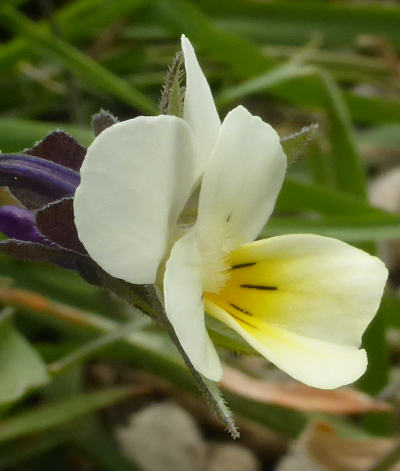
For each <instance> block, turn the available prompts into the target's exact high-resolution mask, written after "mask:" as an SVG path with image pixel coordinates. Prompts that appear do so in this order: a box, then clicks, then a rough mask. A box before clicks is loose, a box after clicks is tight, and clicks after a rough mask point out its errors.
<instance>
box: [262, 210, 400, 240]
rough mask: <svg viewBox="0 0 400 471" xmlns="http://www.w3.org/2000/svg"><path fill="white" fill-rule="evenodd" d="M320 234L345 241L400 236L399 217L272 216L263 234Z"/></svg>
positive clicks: (267, 235) (398, 237)
mask: <svg viewBox="0 0 400 471" xmlns="http://www.w3.org/2000/svg"><path fill="white" fill-rule="evenodd" d="M308 233H310V234H318V235H323V236H327V237H334V238H337V239H341V240H345V241H346V242H370V241H378V240H388V239H400V219H399V220H398V221H391V222H390V221H385V220H382V221H381V220H380V219H379V218H377V217H376V216H370V215H367V216H358V215H355V216H353V215H349V216H327V217H324V218H318V219H316V218H314V219H311V218H304V217H303V218H301V217H296V216H293V217H290V216H289V217H272V218H271V220H270V221H269V222H268V224H267V225H266V226H265V228H264V230H263V231H262V232H261V234H260V238H264V237H271V236H275V235H282V234H308Z"/></svg>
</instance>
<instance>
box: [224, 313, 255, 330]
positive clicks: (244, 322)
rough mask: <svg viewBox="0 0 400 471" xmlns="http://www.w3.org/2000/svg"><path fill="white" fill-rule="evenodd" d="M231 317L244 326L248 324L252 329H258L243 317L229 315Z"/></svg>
mask: <svg viewBox="0 0 400 471" xmlns="http://www.w3.org/2000/svg"><path fill="white" fill-rule="evenodd" d="M229 315H230V316H232V317H234V318H235V319H236V320H238V321H239V322H241V323H242V324H246V325H248V326H249V327H252V328H253V329H257V327H256V326H255V325H253V324H250V322H247V321H245V320H243V319H242V318H241V317H239V316H235V314H232V313H229Z"/></svg>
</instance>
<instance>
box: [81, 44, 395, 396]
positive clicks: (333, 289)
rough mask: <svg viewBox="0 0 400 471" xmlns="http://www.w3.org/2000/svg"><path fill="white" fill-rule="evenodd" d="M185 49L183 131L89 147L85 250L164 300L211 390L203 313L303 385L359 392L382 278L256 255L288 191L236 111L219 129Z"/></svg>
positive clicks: (214, 371)
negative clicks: (352, 387) (366, 335)
mask: <svg viewBox="0 0 400 471" xmlns="http://www.w3.org/2000/svg"><path fill="white" fill-rule="evenodd" d="M182 49H183V53H184V58H185V68H186V95H185V103H184V118H183V119H181V118H177V117H174V116H166V115H161V116H156V117H143V116H140V117H138V118H135V119H132V120H128V121H125V122H121V123H118V124H115V125H113V126H111V127H110V128H108V129H106V130H105V131H103V132H102V133H101V134H100V135H99V136H98V137H97V138H96V139H95V140H94V142H93V143H92V144H91V146H90V147H89V149H88V152H87V155H86V158H85V161H84V164H83V166H82V170H81V178H82V181H81V184H80V186H79V188H78V190H77V192H76V196H75V203H74V205H75V220H76V226H77V228H78V233H79V238H80V239H81V241H82V242H83V244H84V245H85V247H86V249H87V250H88V252H89V254H90V256H91V257H92V258H93V259H94V260H95V261H96V262H97V263H98V264H99V265H100V266H101V267H102V268H103V269H104V270H105V271H107V272H108V273H110V274H111V275H112V276H114V277H117V278H122V279H123V280H126V281H128V282H131V283H135V284H140V283H155V282H157V283H158V284H159V285H160V286H161V287H162V289H163V293H164V300H165V308H166V313H167V316H168V318H169V319H170V321H171V323H172V325H173V327H174V329H175V332H176V334H177V336H178V338H179V341H180V343H181V345H182V347H183V349H184V350H185V352H186V354H187V355H188V357H189V358H190V360H191V362H192V363H193V365H194V367H195V368H196V369H197V370H198V371H199V372H200V373H201V374H203V375H204V376H206V377H207V378H209V379H211V380H214V381H218V380H220V378H221V376H222V368H221V364H220V361H219V358H218V355H217V353H216V350H215V348H214V346H213V344H212V342H211V341H210V338H209V336H208V333H207V330H206V327H205V319H204V311H206V312H207V313H208V314H209V315H211V316H214V317H215V318H216V319H218V320H220V321H221V322H223V323H225V324H226V325H228V326H229V327H231V328H232V329H234V330H235V331H236V332H238V333H239V334H240V335H241V336H242V337H243V338H244V339H245V340H246V341H247V342H248V343H249V344H250V345H251V346H252V347H254V348H255V349H256V350H257V351H259V352H260V353H261V354H262V355H263V356H265V357H266V358H267V359H268V360H270V361H271V362H273V363H275V365H277V366H278V367H279V368H281V369H282V370H284V371H286V372H287V373H288V374H290V375H291V376H293V377H294V378H296V379H298V380H300V381H302V382H304V383H306V384H309V385H311V386H315V387H320V388H334V387H338V386H341V385H343V384H347V383H350V382H352V381H355V380H356V379H357V378H359V377H360V376H361V375H362V374H363V372H364V371H365V368H366V365H367V358H366V354H365V351H364V350H360V349H359V347H360V343H361V336H362V334H363V332H364V331H365V329H366V327H367V325H368V324H369V322H370V321H371V319H372V318H373V316H374V314H375V312H376V310H377V308H378V306H379V302H380V299H381V296H382V291H383V288H384V285H385V281H386V277H387V270H386V268H385V266H384V265H383V263H382V262H381V261H380V260H379V259H377V258H375V257H372V256H370V255H368V254H367V253H365V252H363V251H361V250H358V249H356V248H353V247H351V246H349V245H347V244H345V243H343V242H340V241H338V240H335V239H331V238H327V237H319V236H316V235H287V236H279V237H272V238H270V239H266V240H260V241H257V242H252V241H253V240H254V239H255V238H256V237H257V235H258V234H259V232H260V231H261V229H262V227H263V226H264V224H265V222H266V220H267V219H268V217H269V216H270V214H271V212H272V210H273V207H274V204H275V200H276V198H277V195H278V192H279V190H280V187H281V185H282V181H283V178H284V174H285V170H286V157H285V155H284V152H283V150H282V148H281V145H280V142H279V137H278V135H277V133H276V132H275V131H274V130H273V129H272V128H271V126H269V125H268V124H266V123H264V122H263V121H262V120H261V119H260V118H259V117H255V116H253V115H251V114H250V113H249V112H248V111H247V110H246V109H245V108H243V107H242V106H239V107H237V108H235V109H234V110H233V111H231V112H230V113H228V115H227V116H226V118H225V120H224V122H223V123H222V124H221V123H220V120H219V118H218V114H217V111H216V108H215V105H214V101H213V99H212V96H211V92H210V89H209V86H208V83H207V81H206V78H205V77H204V75H203V73H202V71H201V69H200V66H199V64H198V62H197V59H196V55H195V53H194V50H193V48H192V45H191V44H190V42H189V41H188V39H186V38H185V37H182ZM199 182H200V183H201V187H200V193H199V195H198V199H199V200H198V212H197V220H196V221H195V223H194V224H192V225H188V224H185V222H187V221H185V220H184V219H185V218H183V217H182V211H183V209H184V207H185V205H186V204H187V202H188V200H189V198H190V197H191V195H193V193H195V190H196V188H198V184H199ZM193 200H195V197H194V196H192V202H193ZM186 212H187V211H185V213H184V214H186Z"/></svg>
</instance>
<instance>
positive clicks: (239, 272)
mask: <svg viewBox="0 0 400 471" xmlns="http://www.w3.org/2000/svg"><path fill="white" fill-rule="evenodd" d="M230 264H231V266H232V267H236V268H235V269H233V270H231V272H232V276H231V278H230V279H229V281H228V283H227V285H226V286H225V287H224V289H223V290H222V291H221V292H220V293H218V294H210V295H209V294H207V295H206V300H207V301H206V309H207V311H209V312H210V313H211V314H213V315H215V316H216V317H218V318H219V319H220V320H222V321H223V322H226V323H227V324H228V325H230V326H231V327H232V328H234V329H235V330H237V331H238V332H239V333H240V334H241V335H243V337H244V338H245V339H246V340H247V341H248V342H249V343H250V345H252V346H253V347H254V348H256V349H257V350H258V351H259V352H260V353H261V354H263V355H264V356H265V357H266V358H268V359H269V360H271V361H272V362H273V363H275V364H276V365H277V366H278V367H280V368H281V369H283V370H284V371H286V372H287V373H289V374H290V375H292V376H293V377H295V378H296V379H298V380H300V381H303V382H304V383H306V384H309V385H311V386H315V387H320V388H334V387H338V386H341V385H344V384H347V383H349V382H352V381H355V380H356V379H357V378H358V377H359V376H361V374H362V373H363V372H364V370H365V368H366V364H367V361H366V355H365V352H364V351H363V350H359V347H360V345H361V338H362V335H363V333H364V331H365V329H366V328H367V326H368V324H369V322H370V321H371V320H372V318H373V317H374V315H375V313H376V311H377V309H378V307H379V303H380V300H381V297H382V293H383V289H384V286H385V282H386V278H387V269H386V267H385V266H384V264H383V263H382V262H381V261H380V260H379V259H378V258H376V257H373V256H370V255H369V254H367V253H366V252H363V251H362V250H359V249H356V248H354V247H351V246H350V245H348V244H346V243H344V242H341V241H339V240H336V239H331V238H328V237H321V236H315V235H309V234H305V235H304V234H299V235H297V234H295V235H287V236H279V237H272V238H270V239H265V240H260V241H257V242H253V243H250V244H245V245H243V246H242V247H240V248H239V249H237V250H234V251H233V252H232V254H231V260H230Z"/></svg>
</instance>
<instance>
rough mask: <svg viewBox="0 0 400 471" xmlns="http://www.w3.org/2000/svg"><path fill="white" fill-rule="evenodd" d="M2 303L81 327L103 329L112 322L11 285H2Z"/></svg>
mask: <svg viewBox="0 0 400 471" xmlns="http://www.w3.org/2000/svg"><path fill="white" fill-rule="evenodd" d="M0 303H1V304H4V305H6V306H11V307H14V308H17V309H18V308H19V309H28V310H31V311H35V312H38V313H40V314H45V315H48V316H50V317H54V318H55V319H58V320H60V321H62V322H68V323H69V324H72V325H74V324H75V325H78V326H81V327H92V328H93V327H94V328H98V329H101V330H103V331H104V330H105V329H107V330H109V328H110V322H109V321H107V319H103V318H101V317H99V316H96V315H95V314H92V313H90V312H88V311H83V310H80V309H76V308H72V307H70V306H67V305H65V304H62V303H58V302H56V301H51V300H50V299H47V298H46V297H44V296H42V295H40V294H37V293H34V292H32V291H27V290H23V289H18V288H12V287H10V286H0Z"/></svg>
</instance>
